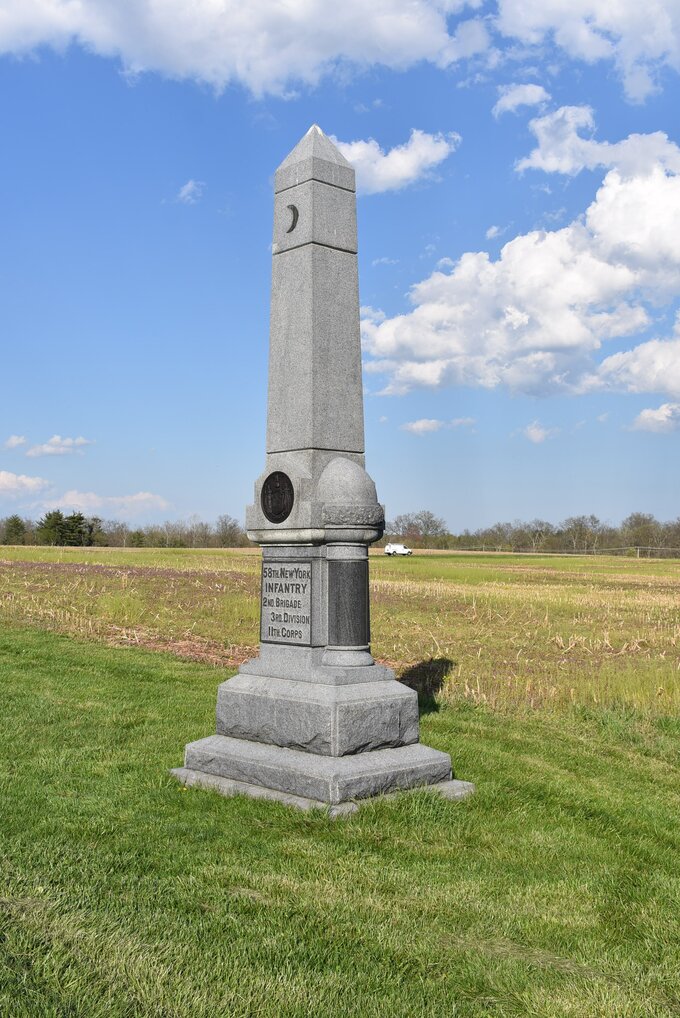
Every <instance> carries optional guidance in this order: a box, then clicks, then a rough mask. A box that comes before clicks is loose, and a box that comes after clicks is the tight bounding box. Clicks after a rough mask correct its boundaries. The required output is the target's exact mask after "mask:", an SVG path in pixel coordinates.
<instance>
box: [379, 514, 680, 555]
mask: <svg viewBox="0 0 680 1018" xmlns="http://www.w3.org/2000/svg"><path fill="white" fill-rule="evenodd" d="M394 540H401V541H404V542H406V543H407V544H409V545H411V546H412V547H415V548H450V549H459V550H460V551H463V550H465V551H532V552H564V551H571V552H581V553H583V552H585V553H594V552H595V553H596V552H598V551H602V552H604V551H607V550H612V551H614V550H615V551H620V552H626V551H630V552H632V553H634V554H638V553H641V554H646V553H650V554H651V551H652V550H660V551H664V550H667V551H668V552H669V553H671V552H672V551H675V553H676V555H679V556H680V517H679V518H678V519H676V520H673V521H670V522H666V523H662V522H660V521H659V520H657V519H656V518H655V517H654V516H653V515H652V514H651V513H631V514H630V516H627V517H626V519H625V520H623V522H622V523H621V524H620V525H619V526H618V527H615V526H613V525H612V524H611V523H607V522H604V521H602V520H600V519H598V517H597V516H593V515H590V516H568V517H567V518H566V519H565V520H562V522H561V523H557V524H553V523H549V522H548V521H547V520H540V519H534V520H530V521H529V522H524V521H522V520H514V521H513V522H512V523H494V524H493V526H491V527H480V528H479V529H478V530H474V531H470V530H464V531H463V532H462V533H460V534H451V533H449V531H448V528H447V526H446V524H445V523H444V521H443V520H442V519H440V518H439V517H438V516H434V515H433V513H431V512H427V511H426V510H422V511H421V512H417V513H405V514H404V515H402V516H397V517H396V519H394V520H392V521H390V522H389V523H387V525H386V529H385V537H384V538H383V542H381V543H385V542H386V541H394ZM638 549H639V550H640V551H639V552H638Z"/></svg>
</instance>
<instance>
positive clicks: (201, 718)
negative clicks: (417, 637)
mask: <svg viewBox="0 0 680 1018" xmlns="http://www.w3.org/2000/svg"><path fill="white" fill-rule="evenodd" d="M409 567H411V565H410V564H409ZM413 567H416V563H415V562H414V563H413ZM386 578H388V577H387V576H386ZM224 674H225V673H224V672H223V671H221V670H218V669H216V668H214V667H209V666H206V665H201V664H197V663H194V662H189V661H185V660H181V659H180V658H178V657H174V656H171V655H169V654H165V653H153V652H151V651H147V650H142V649H136V648H132V647H131V648H125V649H124V648H119V647H110V646H106V645H105V644H102V643H98V642H90V643H87V642H85V641H84V640H81V639H76V638H74V637H73V636H66V635H60V634H58V633H55V632H46V631H43V630H41V629H40V628H38V627H36V626H34V627H32V628H20V627H16V628H15V625H14V623H12V624H9V623H7V622H5V624H4V625H3V628H2V630H1V631H0V705H1V707H2V709H1V710H0V726H2V728H3V731H2V733H1V738H0V803H1V814H0V873H1V878H2V886H1V887H0V1015H2V1016H3V1018H5V1016H7V1018H47V1016H49V1018H62V1016H64V1018H65V1016H69V1018H71V1016H87V1018H95V1016H96V1018H99V1016H101V1018H123V1016H125V1018H133V1016H147V1015H148V1016H154V1018H170V1016H182V1018H184V1016H187V1018H188V1016H191V1018H199V1016H205V1018H216V1016H229V1018H232V1016H272V1018H274V1016H277V1018H278V1016H283V1018H292V1016H296V1018H297V1016H300V1018H303V1016H304V1018H307V1016H310V1015H312V1016H323V1018H325V1016H328V1018H343V1016H347V1018H349V1016H353V1018H354V1016H364V1015H367V1016H368V1015H376V1016H378V1015H380V1016H386V1018H387V1016H389V1018H395V1016H404V1018H414V1016H418V1018H420V1016H442V1018H452V1016H483V1015H493V1016H505V1015H532V1016H544V1018H558V1016H562V1015H571V1016H575V1018H589V1016H596V1015H597V1016H603V1018H612V1016H616V1018H628V1016H630V1018H656V1016H676V1015H678V1013H680V947H679V944H680V937H679V934H680V896H679V891H680V825H679V824H678V807H679V806H680V796H679V790H678V762H679V761H678V746H679V739H678V736H679V735H680V722H679V721H678V720H677V718H673V717H671V716H669V715H668V714H664V713H663V712H660V711H658V710H657V711H656V712H650V711H647V712H644V711H635V710H632V709H628V710H625V709H623V708H619V709H605V708H603V707H602V706H599V707H598V706H594V707H592V708H586V707H573V706H569V705H566V706H564V707H563V708H561V709H560V710H555V709H548V708H547V707H545V705H544V706H543V707H542V709H540V710H533V711H531V710H527V709H521V710H520V709H515V710H514V711H500V710H496V711H493V710H491V709H490V708H489V707H488V706H487V705H484V704H481V705H480V704H475V703H473V702H469V701H467V702H466V701H458V702H457V704H456V706H455V707H453V706H448V705H446V704H445V703H442V705H441V706H440V709H439V710H436V709H434V710H430V712H429V713H426V714H425V715H424V716H423V719H422V738H423V741H424V742H427V743H429V744H430V745H432V746H435V747H436V748H438V749H442V750H446V751H447V752H450V753H451V755H452V757H453V760H454V765H455V768H456V772H457V774H458V776H460V777H462V778H465V779H468V780H471V781H474V782H475V783H476V784H477V794H476V795H475V796H474V797H473V798H471V799H469V800H466V801H465V802H463V803H449V802H446V801H445V800H442V799H440V798H438V797H436V796H433V795H431V794H429V793H427V792H416V793H405V794H402V795H400V796H398V797H395V798H392V799H387V800H382V801H377V802H373V803H370V804H367V805H365V806H364V807H363V808H362V809H361V810H360V811H359V813H358V814H356V815H355V816H353V817H351V818H349V819H346V820H342V821H331V820H329V819H328V818H327V817H326V816H325V815H324V814H323V813H321V812H318V813H310V814H303V813H298V812H296V811H293V810H290V809H288V808H286V807H283V806H280V805H278V804H275V803H266V802H260V801H252V800H245V799H240V798H237V799H223V798H221V797H220V796H218V795H217V794H215V793H211V792H206V791H202V790H197V789H193V790H188V791H187V790H184V789H182V787H181V786H180V785H178V784H177V783H176V782H175V781H174V780H173V779H171V778H170V777H169V776H168V773H167V771H168V768H169V767H172V766H176V765H177V764H179V763H180V762H181V757H182V748H183V746H184V744H185V742H187V741H189V740H191V739H195V738H198V737H201V736H203V735H207V734H210V733H211V732H212V731H213V729H214V707H215V690H216V686H217V684H218V682H219V681H220V680H221V679H222V678H223V677H224Z"/></svg>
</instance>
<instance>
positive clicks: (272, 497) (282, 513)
mask: <svg viewBox="0 0 680 1018" xmlns="http://www.w3.org/2000/svg"><path fill="white" fill-rule="evenodd" d="M294 501H295V493H294V492H293V484H292V481H291V479H290V477H288V475H287V474H284V473H282V471H281V470H275V471H274V473H273V474H270V475H269V477H268V478H267V479H266V481H265V482H264V484H263V485H262V496H261V498H260V502H261V503H262V512H263V513H264V514H265V516H266V517H267V519H268V520H269V522H270V523H283V521H284V520H286V519H288V517H289V516H290V513H291V509H292V508H293V502H294Z"/></svg>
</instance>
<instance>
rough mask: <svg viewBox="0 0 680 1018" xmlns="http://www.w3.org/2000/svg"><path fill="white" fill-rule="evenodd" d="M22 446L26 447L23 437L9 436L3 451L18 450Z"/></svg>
mask: <svg viewBox="0 0 680 1018" xmlns="http://www.w3.org/2000/svg"><path fill="white" fill-rule="evenodd" d="M22 445H26V438H25V436H24V435H10V436H9V438H8V439H7V441H6V442H5V443H4V447H5V449H18V448H19V447H20V446H22Z"/></svg>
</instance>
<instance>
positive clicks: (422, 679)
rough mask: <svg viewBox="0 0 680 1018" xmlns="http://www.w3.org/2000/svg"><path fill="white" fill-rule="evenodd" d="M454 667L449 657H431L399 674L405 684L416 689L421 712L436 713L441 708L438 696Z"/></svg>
mask: <svg viewBox="0 0 680 1018" xmlns="http://www.w3.org/2000/svg"><path fill="white" fill-rule="evenodd" d="M452 668H453V661H451V660H450V658H448V657H431V658H428V660H427V661H419V662H418V664H417V665H411V667H410V668H407V669H406V671H404V672H402V674H401V675H400V676H399V679H400V681H401V682H403V683H404V685H406V686H409V687H410V688H411V689H415V691H416V693H417V694H418V707H419V709H420V713H421V714H434V713H436V711H438V710H439V704H438V703H437V700H436V696H437V693H438V692H439V691H440V689H441V688H442V686H443V685H444V679H445V678H446V676H447V675H448V674H449V672H450V671H451V669H452Z"/></svg>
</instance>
